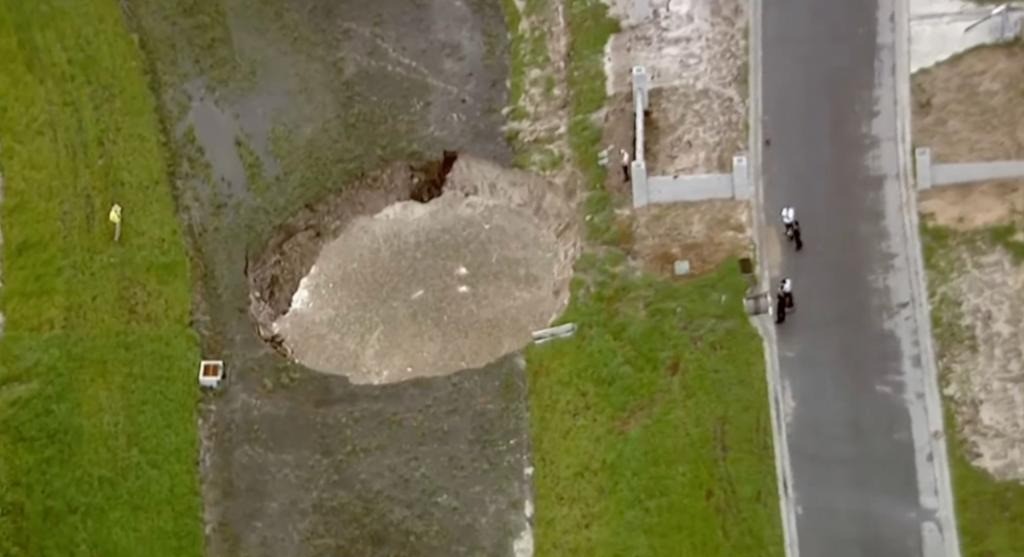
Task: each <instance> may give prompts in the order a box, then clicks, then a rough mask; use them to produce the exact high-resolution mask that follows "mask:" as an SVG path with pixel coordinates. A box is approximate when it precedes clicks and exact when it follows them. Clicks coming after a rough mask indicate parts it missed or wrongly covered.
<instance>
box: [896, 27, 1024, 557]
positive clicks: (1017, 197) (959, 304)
mask: <svg viewBox="0 0 1024 557" xmlns="http://www.w3.org/2000/svg"><path fill="white" fill-rule="evenodd" d="M1021 71H1024V46H1022V45H1021V44H1020V43H1016V44H1012V45H1007V46H996V47H980V48H976V49H974V50H971V51H968V52H966V53H963V54H960V55H958V56H956V57H954V58H952V59H950V60H948V61H946V62H943V63H941V64H939V65H937V66H935V67H934V68H931V69H929V70H925V71H921V72H918V73H917V74H915V75H914V77H913V93H914V97H913V102H914V142H915V144H916V145H919V146H928V147H931V148H932V153H933V159H934V160H935V161H936V162H940V163H941V162H975V161H990V160H1014V159H1016V160H1020V159H1024V136H1022V135H1021V130H1020V127H1019V123H1020V122H1021V120H1022V117H1024V113H1021V111H1022V110H1024V109H1022V107H1021V103H1020V102H1019V99H1020V97H1021V94H1022V93H1024V89H1022V87H1024V85H1022V84H1021V82H1020V80H1019V79H1018V78H1019V76H1020V74H1021ZM919 197H920V199H919V206H920V209H921V212H922V214H923V217H924V218H923V221H924V223H925V230H924V234H923V238H924V240H925V256H926V257H925V262H926V267H927V271H928V281H929V290H930V297H931V303H932V320H933V323H934V326H933V330H934V334H935V338H936V341H937V348H938V359H939V365H940V369H941V373H942V384H943V392H944V394H945V397H946V400H947V408H948V412H947V414H948V417H949V423H950V426H951V427H949V428H948V429H947V431H949V432H950V435H951V439H950V451H951V457H952V459H951V460H952V464H953V480H954V482H953V483H954V491H955V495H956V508H957V518H958V522H959V525H960V529H961V538H962V540H963V546H964V553H965V555H972V556H974V555H977V556H988V557H1004V556H1019V555H1021V554H1022V553H1021V545H1020V543H1019V542H1016V541H1015V540H1020V539H1024V391H1022V390H1021V388H1020V385H1021V381H1024V365H1022V362H1024V358H1022V351H1021V350H1022V349H1021V347H1022V346H1024V265H1022V261H1024V234H1022V231H1024V182H1021V181H1014V180H1009V181H994V182H989V183H979V184H967V185H958V186H950V187H941V188H936V189H933V190H931V191H928V192H924V193H922V194H921V195H920V196H919Z"/></svg>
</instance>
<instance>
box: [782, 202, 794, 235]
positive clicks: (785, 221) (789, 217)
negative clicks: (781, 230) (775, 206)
mask: <svg viewBox="0 0 1024 557" xmlns="http://www.w3.org/2000/svg"><path fill="white" fill-rule="evenodd" d="M795 223H796V209H794V208H793V207H783V208H782V226H783V227H785V229H786V238H789V239H790V240H792V239H793V225H794V224H795Z"/></svg>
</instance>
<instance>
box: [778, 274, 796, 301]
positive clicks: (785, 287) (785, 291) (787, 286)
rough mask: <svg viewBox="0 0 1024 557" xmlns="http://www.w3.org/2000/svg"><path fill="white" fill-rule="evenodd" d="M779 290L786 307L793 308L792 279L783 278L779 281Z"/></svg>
mask: <svg viewBox="0 0 1024 557" xmlns="http://www.w3.org/2000/svg"><path fill="white" fill-rule="evenodd" d="M779 292H781V293H782V296H783V297H784V298H785V299H786V309H793V279H791V278H788V277H787V278H784V279H782V282H781V283H779Z"/></svg>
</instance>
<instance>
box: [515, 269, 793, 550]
mask: <svg viewBox="0 0 1024 557" xmlns="http://www.w3.org/2000/svg"><path fill="white" fill-rule="evenodd" d="M622 263H623V261H622V258H621V256H614V255H608V256H605V257H604V258H600V259H599V258H595V257H591V258H585V259H584V260H583V261H581V262H580V271H579V272H580V274H581V276H585V277H587V278H586V279H585V280H584V279H578V280H577V283H576V288H575V290H574V293H573V302H572V304H571V306H570V308H569V310H568V311H567V312H566V314H565V316H564V318H563V319H564V321H567V322H575V323H576V324H577V325H578V327H579V331H578V332H577V333H576V336H575V337H574V338H573V339H571V340H568V341H564V342H557V343H551V344H550V345H542V346H540V347H536V348H533V349H531V350H530V352H529V354H528V362H529V366H528V370H529V380H530V415H531V422H532V428H531V434H532V444H533V455H534V462H535V465H536V470H537V471H536V475H535V492H536V506H537V524H536V531H537V548H538V552H537V554H538V555H540V556H544V555H552V556H555V555H591V556H595V557H596V556H605V555H607V556H613V555H616V556H617V555H623V556H625V555H637V556H640V555H642V556H657V555H664V556H689V555H692V556H701V557H711V556H723V557H724V556H730V557H734V556H766V555H781V530H780V527H779V523H778V521H779V519H778V509H779V506H778V499H777V490H776V486H775V475H774V468H773V460H772V446H771V431H770V423H769V415H768V407H767V401H768V395H767V391H766V386H765V374H764V363H763V362H764V360H763V356H762V355H761V345H760V339H759V338H758V336H757V334H756V333H755V331H754V330H753V328H752V327H751V326H750V324H749V323H748V321H747V319H746V316H745V314H744V313H743V309H742V304H741V299H742V296H743V292H744V287H745V283H744V281H743V280H742V278H741V277H740V275H739V273H738V272H737V271H736V270H735V269H734V268H731V267H726V268H723V269H721V270H719V271H718V272H716V273H714V274H711V275H708V276H705V277H701V278H699V279H695V280H693V281H691V282H687V283H678V282H670V281H665V280H659V279H655V278H652V277H649V276H640V275H633V274H631V273H630V272H629V271H626V270H624V269H623V267H622V266H621V264H622Z"/></svg>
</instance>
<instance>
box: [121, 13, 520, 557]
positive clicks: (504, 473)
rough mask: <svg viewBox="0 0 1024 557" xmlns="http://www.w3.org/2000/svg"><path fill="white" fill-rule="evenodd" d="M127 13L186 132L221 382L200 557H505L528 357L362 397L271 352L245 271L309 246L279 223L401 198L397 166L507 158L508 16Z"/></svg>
mask: <svg viewBox="0 0 1024 557" xmlns="http://www.w3.org/2000/svg"><path fill="white" fill-rule="evenodd" d="M126 6H127V8H128V14H129V16H130V20H131V21H132V23H133V25H134V27H135V29H136V30H137V31H138V33H139V37H140V39H141V43H142V44H143V46H144V48H145V49H146V51H147V52H148V54H149V56H150V59H151V61H152V62H153V65H154V67H155V70H156V76H157V77H156V79H155V84H156V85H157V86H158V92H159V95H160V97H161V98H162V99H163V108H164V113H165V122H166V127H167V129H168V131H169V132H170V134H171V135H172V137H173V138H174V147H175V150H176V154H177V160H176V164H175V173H176V178H177V181H178V184H179V188H178V192H177V193H178V198H179V204H180V206H181V211H182V213H183V218H184V221H185V223H186V227H187V229H188V230H189V232H190V235H191V237H192V240H193V247H194V251H195V264H194V267H195V268H196V269H197V270H198V271H199V272H200V276H199V277H198V279H199V282H198V286H199V288H200V292H201V295H200V296H198V299H197V306H196V315H197V323H196V325H197V327H198V328H199V330H200V332H201V333H202V348H203V353H204V354H205V355H206V356H209V357H218V358H223V359H224V360H225V361H226V362H227V368H228V374H229V379H228V386H227V388H226V389H225V390H223V391H222V392H221V393H219V394H217V395H215V396H211V397H208V398H207V399H206V400H205V401H204V404H203V409H202V424H201V430H202V436H203V439H202V449H203V450H202V472H203V473H202V475H203V495H204V500H205V519H206V522H207V547H208V551H209V553H210V554H211V555H213V556H218V557H219V556H231V555H246V556H259V555H273V556H275V557H276V556H288V555H296V556H298V555H322V554H325V553H336V552H339V551H345V552H347V553H351V554H358V555H460V554H468V555H478V554H486V555H503V554H505V555H508V554H511V553H512V552H513V549H514V547H513V546H514V545H515V544H516V543H520V544H522V543H523V542H521V541H519V542H517V539H521V538H522V537H523V536H524V535H525V533H526V528H527V524H526V516H525V515H524V509H525V507H526V495H527V480H526V477H525V472H524V470H525V467H526V455H527V452H526V449H527V439H526V421H525V416H526V411H525V376H524V372H523V367H522V363H521V361H519V360H517V359H516V358H515V357H514V356H509V357H506V358H502V359H499V360H497V361H495V362H493V363H489V364H488V365H485V366H481V369H479V370H475V371H468V372H463V373H456V374H453V375H449V376H445V377H438V378H429V379H418V380H415V381H407V382H403V383H398V384H392V385H387V386H357V385H353V384H352V383H350V382H349V381H348V380H347V379H346V378H344V377H340V376H335V375H330V374H325V373H319V372H314V371H310V370H309V369H307V368H305V367H304V366H300V365H296V364H292V363H290V362H289V361H288V360H287V359H286V358H284V357H282V356H281V355H280V354H279V353H278V352H277V351H275V350H274V349H273V348H272V347H271V346H269V345H268V344H266V343H264V342H263V340H262V339H261V337H260V335H259V334H258V330H257V326H256V324H255V321H254V320H253V319H252V317H251V313H250V292H251V290H250V287H249V281H247V279H246V271H247V269H248V270H250V271H255V270H257V267H258V264H259V258H260V256H261V254H263V253H264V252H265V250H266V246H267V245H268V242H271V241H272V240H273V239H274V238H275V237H276V235H283V236H284V237H291V236H293V235H294V234H295V233H296V232H301V231H295V230H291V231H289V230H282V229H279V228H277V225H278V224H280V223H284V222H285V221H287V220H288V219H289V218H297V217H294V216H295V215H299V214H301V213H300V211H305V212H307V213H308V214H316V213H317V211H318V204H322V203H326V204H330V203H331V200H330V196H329V195H328V194H330V193H331V192H342V193H341V194H340V195H342V196H347V197H344V198H343V199H345V200H346V201H351V202H352V203H351V204H348V203H346V204H345V210H347V211H350V214H352V215H358V214H359V213H361V212H363V211H364V210H365V211H366V212H368V213H369V214H370V215H372V214H374V213H376V212H377V211H378V210H379V209H383V208H385V207H386V206H387V205H388V203H390V202H391V201H401V200H402V199H403V198H407V195H408V192H405V193H401V192H400V190H401V188H402V185H401V184H400V183H393V184H389V185H388V186H386V187H382V184H381V182H380V181H379V178H380V175H381V174H380V173H381V172H385V173H386V172H387V169H388V168H391V165H392V164H394V163H401V164H406V165H408V164H413V165H418V164H420V163H422V162H425V161H428V160H432V159H435V158H437V157H439V156H440V155H441V153H442V151H443V150H446V149H447V150H452V151H457V152H459V153H466V154H473V155H477V156H481V157H485V158H487V159H490V160H493V161H497V162H498V163H508V162H510V160H511V152H510V150H509V148H508V146H507V144H506V143H505V138H504V134H503V131H502V129H501V126H502V123H503V118H502V114H501V110H502V108H503V107H504V106H505V80H506V68H505V59H506V57H505V56H506V39H505V36H506V34H505V28H504V23H503V18H502V13H501V10H500V6H498V5H496V4H494V3H492V2H486V1H483V0H479V1H471V2H465V3H453V2H444V1H439V0H438V1H430V2H422V3H416V4H412V5H410V4H409V3H408V2H402V1H383V2H376V3H373V4H372V5H367V4H366V3H365V2H347V1H346V2H327V1H322V0H309V1H304V2H285V1H278V0H261V1H258V2H242V1H241V0H224V1H212V2H187V3H177V4H173V5H171V4H167V3H166V2H160V1H156V0H130V1H128V2H126ZM406 168H407V166H406ZM335 207H337V205H335ZM374 207H376V208H377V210H372V209H373V208H374ZM314 251H315V250H314ZM304 273H305V270H301V271H299V277H300V278H301V275H302V274H304ZM279 280H285V281H287V280H290V279H287V277H281V278H280V279H279ZM285 290H287V289H285ZM290 297H291V292H287V293H285V294H284V295H283V298H284V299H287V298H290ZM286 303H290V300H288V301H287V302H286Z"/></svg>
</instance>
